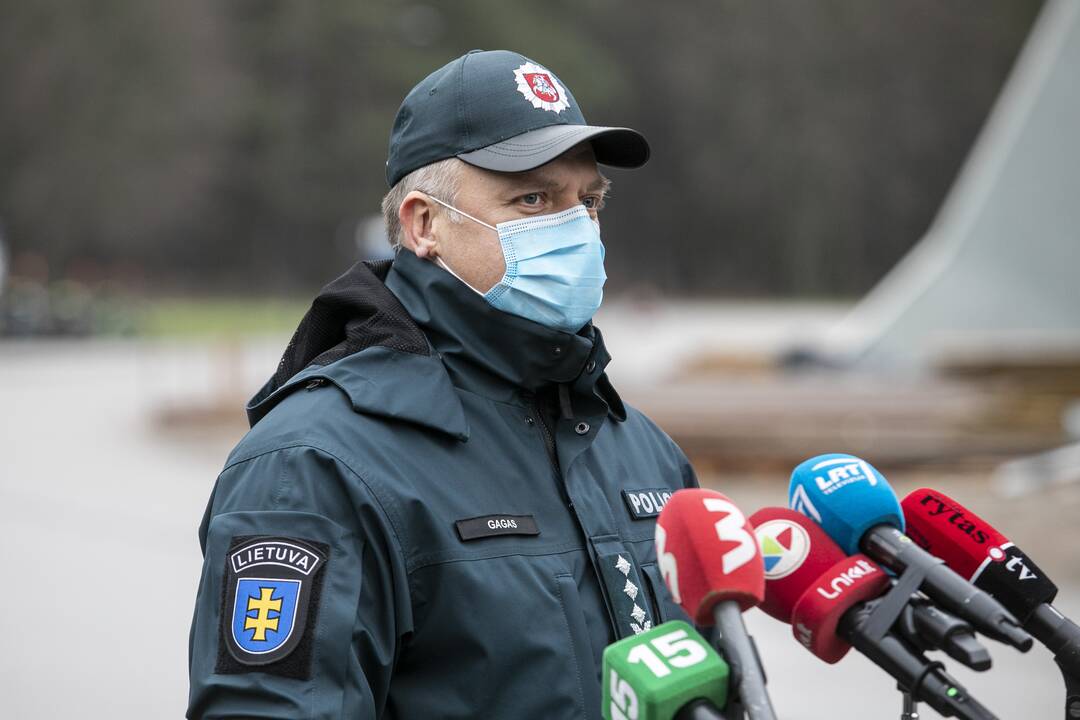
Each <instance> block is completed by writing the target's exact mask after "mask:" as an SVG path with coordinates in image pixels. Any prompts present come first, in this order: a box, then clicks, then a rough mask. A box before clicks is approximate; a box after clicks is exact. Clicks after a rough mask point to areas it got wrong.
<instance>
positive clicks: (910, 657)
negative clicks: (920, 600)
mask: <svg viewBox="0 0 1080 720" xmlns="http://www.w3.org/2000/svg"><path fill="white" fill-rule="evenodd" d="M873 607H874V604H873V603H864V604H860V605H856V606H855V607H853V608H851V609H850V610H848V611H847V612H846V613H844V614H843V616H841V618H840V624H839V626H838V628H837V632H838V633H839V634H840V636H841V637H842V638H844V639H845V640H847V641H848V642H849V643H851V646H852V647H854V648H855V649H856V650H858V651H859V652H860V653H862V654H863V655H865V656H866V657H867V658H869V659H870V661H871V662H873V663H874V664H875V665H877V666H878V667H880V668H881V669H882V670H884V671H885V672H887V673H888V674H889V675H891V676H892V677H893V679H894V680H896V681H897V682H898V683H899V684H900V686H901V687H902V688H904V689H906V690H908V691H909V692H910V693H911V694H912V696H913V697H914V698H915V699H916V700H918V701H920V702H925V703H926V704H927V705H929V706H930V707H932V708H934V709H935V710H937V711H938V712H939V713H941V714H942V715H943V716H945V717H957V718H960V719H961V720H997V716H995V715H994V714H993V713H991V712H990V711H989V710H987V709H986V708H985V707H983V705H982V704H980V703H979V702H978V701H976V700H975V698H973V697H971V696H970V695H968V694H967V691H966V690H964V688H962V687H961V686H960V684H959V683H957V682H956V681H955V680H953V679H952V678H951V677H949V676H948V675H947V674H946V673H945V671H943V670H942V669H941V664H940V663H930V662H928V661H927V660H926V658H925V657H923V656H922V655H919V654H917V653H915V652H914V651H912V649H911V648H910V647H908V646H907V645H906V644H905V643H904V642H903V641H902V640H901V639H900V638H898V637H896V636H895V635H893V634H892V633H889V634H887V635H885V636H884V637H882V638H880V639H875V638H872V637H869V636H868V635H866V634H865V633H864V632H863V627H864V625H865V623H866V620H867V618H869V617H870V614H871V613H872V612H873Z"/></svg>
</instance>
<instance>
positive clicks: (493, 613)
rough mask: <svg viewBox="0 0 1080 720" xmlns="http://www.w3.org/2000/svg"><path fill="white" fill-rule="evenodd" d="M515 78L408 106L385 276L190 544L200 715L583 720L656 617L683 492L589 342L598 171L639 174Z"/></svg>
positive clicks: (255, 409)
mask: <svg viewBox="0 0 1080 720" xmlns="http://www.w3.org/2000/svg"><path fill="white" fill-rule="evenodd" d="M647 158H648V145H647V144H646V143H645V141H644V139H643V138H642V137H641V136H640V135H638V134H637V133H636V132H634V131H632V130H628V129H625V128H600V127H590V126H588V125H586V124H585V119H584V117H583V116H582V114H581V111H580V109H579V108H578V106H577V102H576V101H575V100H574V98H573V96H572V95H571V94H570V92H569V90H568V89H567V88H566V86H565V85H563V84H562V83H561V82H560V81H559V79H558V78H557V77H556V76H555V75H554V74H553V73H551V72H550V71H549V70H546V69H545V68H543V67H541V66H539V65H537V64H536V63H533V62H532V61H530V60H528V59H527V58H524V57H522V56H520V55H517V54H515V53H510V52H504V51H494V52H480V51H474V52H472V53H469V54H467V55H465V56H463V57H461V58H458V59H457V60H454V61H453V62H451V63H450V64H448V65H446V66H445V67H443V68H441V69H440V70H437V71H436V72H434V73H433V74H432V75H430V76H429V77H428V78H426V79H425V80H424V81H422V82H421V83H420V84H419V85H417V86H416V87H415V88H414V89H413V90H412V91H411V92H410V93H409V95H408V96H407V97H406V99H405V101H404V103H403V104H402V106H401V109H400V110H399V112H398V116H397V119H396V121H395V123H394V128H393V132H392V134H391V139H390V155H389V161H388V163H387V179H388V181H389V184H390V186H391V191H390V193H389V194H388V195H387V197H386V200H385V201H384V203H383V206H384V211H385V213H386V218H387V227H388V231H389V233H390V237H391V240H392V242H394V243H395V245H396V246H397V247H398V252H397V254H396V257H395V259H394V260H393V261H392V263H391V262H384V263H373V264H358V265H356V266H354V267H353V268H352V269H351V270H349V272H347V273H346V274H345V275H343V276H342V277H340V278H338V279H337V280H335V281H334V282H332V283H331V284H330V285H328V286H327V287H326V288H325V289H324V290H323V292H322V294H321V295H320V296H319V297H318V298H316V300H315V302H314V303H313V305H312V308H311V310H310V311H309V312H308V314H307V316H305V318H304V320H303V322H302V323H301V324H300V327H299V328H298V329H297V331H296V334H295V335H294V337H293V340H292V342H291V343H290V345H289V347H288V349H287V350H286V352H285V355H284V357H283V358H282V361H281V364H280V366H279V368H278V371H277V373H276V374H275V375H274V377H273V378H272V379H271V380H270V382H268V383H267V385H266V386H265V387H264V388H263V389H262V390H261V391H260V392H259V393H258V394H257V395H256V396H255V398H254V399H253V400H252V402H251V403H250V404H249V406H248V415H249V419H250V421H251V423H252V429H251V431H250V432H249V433H248V434H247V436H246V437H245V438H244V439H243V440H242V441H241V442H240V444H239V445H238V446H237V447H236V449H235V450H234V451H233V452H232V454H231V455H230V457H229V459H228V461H227V463H226V466H225V469H224V470H223V472H222V473H221V475H220V476H219V478H218V481H217V484H216V486H215V488H214V491H213V494H212V496H211V499H210V503H209V506H208V508H207V511H206V516H205V518H204V520H203V523H202V526H201V528H200V540H201V543H202V548H203V553H204V557H205V562H204V565H203V572H202V577H201V582H200V586H199V594H198V600H197V604H196V612H195V618H194V621H193V624H192V630H191V646H190V675H191V694H190V706H189V708H188V716H189V717H192V718H204V717H213V718H223V717H275V718H278V717H288V718H299V717H304V718H376V717H378V718H408V719H410V720H412V719H416V718H475V717H485V718H545V719H547V720H551V719H554V718H598V717H600V709H601V701H600V687H601V678H600V662H601V653H602V652H603V649H604V647H605V646H606V645H608V644H609V643H611V642H613V641H615V640H617V639H619V638H621V637H626V636H629V635H632V634H634V633H637V632H641V631H643V630H644V629H647V628H649V627H651V626H652V625H654V624H657V623H660V622H663V621H666V620H668V619H672V618H682V619H685V615H684V614H683V613H682V612H681V611H680V610H679V608H678V606H677V605H675V604H674V603H673V602H672V601H671V598H670V596H669V595H668V594H667V592H666V590H665V589H664V587H663V583H662V581H661V578H660V574H659V573H658V572H657V569H656V557H655V551H654V547H653V533H654V526H655V522H656V520H655V518H656V516H657V515H658V514H659V509H660V507H661V506H662V505H663V503H664V502H665V501H666V498H667V497H668V496H669V495H670V494H671V493H672V492H674V491H675V490H677V489H679V488H682V487H688V486H694V485H695V484H696V481H695V479H694V475H693V472H692V471H691V469H690V467H689V465H688V464H687V462H686V458H685V457H684V455H683V454H682V452H680V450H679V449H678V448H677V447H676V446H675V444H674V443H673V442H672V441H671V440H670V439H669V438H668V437H667V436H666V435H665V434H664V433H663V432H661V431H660V430H659V429H658V428H657V427H656V426H655V425H653V424H652V423H651V422H650V421H649V420H648V419H647V418H645V417H644V416H643V415H641V413H639V412H637V411H636V410H634V409H633V408H630V407H628V406H626V405H624V403H623V402H622V401H621V400H620V399H619V396H618V394H617V393H616V392H615V390H614V388H613V387H612V385H611V383H610V382H609V381H608V378H607V376H606V375H605V374H604V368H605V366H606V365H607V363H608V360H609V356H608V353H607V351H606V350H605V348H604V343H603V339H602V337H601V335H600V331H599V330H598V329H597V328H596V327H595V326H593V325H592V324H591V322H590V321H591V318H592V315H593V313H594V312H595V311H596V309H597V307H598V306H599V304H600V300H601V297H602V286H603V283H604V279H605V274H604V269H603V257H604V249H603V245H602V244H601V242H600V234H599V225H598V221H597V213H598V212H599V211H600V208H601V207H602V205H603V196H604V192H605V189H606V185H607V181H606V180H605V179H604V178H603V177H602V176H601V175H600V174H599V172H598V171H597V162H600V163H606V164H610V165H617V166H623V167H636V166H639V165H642V164H643V163H644V162H645V161H646V160H647Z"/></svg>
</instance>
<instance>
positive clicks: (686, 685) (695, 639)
mask: <svg viewBox="0 0 1080 720" xmlns="http://www.w3.org/2000/svg"><path fill="white" fill-rule="evenodd" d="M603 663H604V666H603V678H604V688H603V695H602V696H601V697H603V699H604V700H603V702H604V705H603V708H602V712H603V716H604V720H672V719H674V720H724V715H723V714H722V713H721V712H720V708H722V707H724V706H725V705H727V700H728V674H729V669H728V665H727V663H726V662H724V659H723V658H722V657H720V655H719V654H718V653H717V652H716V650H714V649H713V648H712V646H711V645H709V643H708V642H706V641H705V638H703V637H701V635H700V634H698V632H697V631H696V630H694V628H692V627H691V626H690V625H688V624H687V623H685V622H683V621H681V620H672V621H670V622H666V623H664V624H663V625H658V626H656V627H654V628H652V629H651V630H647V631H646V632H643V633H641V634H640V635H633V636H631V637H627V638H623V639H622V640H619V641H618V642H615V643H612V644H611V645H608V646H607V647H606V648H604V657H603Z"/></svg>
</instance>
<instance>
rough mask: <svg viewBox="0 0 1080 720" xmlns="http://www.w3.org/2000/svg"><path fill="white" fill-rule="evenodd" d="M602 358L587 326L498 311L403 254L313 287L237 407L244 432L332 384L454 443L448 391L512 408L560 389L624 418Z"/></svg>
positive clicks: (378, 411)
mask: <svg viewBox="0 0 1080 720" xmlns="http://www.w3.org/2000/svg"><path fill="white" fill-rule="evenodd" d="M384 283H385V284H384ZM610 360H611V356H610V355H609V354H608V352H607V349H606V348H605V347H604V341H603V336H602V335H601V334H600V330H599V329H598V328H596V327H594V326H593V325H591V324H590V325H588V326H586V327H585V328H583V329H582V331H581V332H580V333H578V334H571V333H564V332H560V331H558V330H551V329H549V328H546V327H544V326H542V325H540V324H538V323H534V322H532V321H530V320H526V319H525V318H520V317H517V316H515V315H509V314H507V313H504V312H501V311H499V310H496V309H495V308H493V307H491V306H490V305H489V304H488V303H487V301H485V300H484V299H483V298H482V297H480V296H479V295H477V294H476V293H474V292H473V291H472V290H470V289H469V288H467V287H466V286H465V285H464V284H462V283H461V282H460V281H459V280H457V279H456V278H454V277H453V276H452V275H450V274H449V273H447V272H446V271H444V270H442V269H440V268H439V267H437V266H436V265H435V264H434V263H430V262H428V261H426V260H421V259H420V258H417V257H416V256H415V255H414V254H413V253H411V252H409V251H407V250H402V251H401V252H399V253H398V255H397V257H396V258H395V260H394V261H393V264H392V265H391V263H389V262H380V263H357V264H356V265H354V266H353V267H352V268H350V269H349V270H348V271H347V272H346V273H344V274H343V275H342V276H341V277H339V278H337V279H336V280H334V281H332V282H331V283H329V284H328V285H327V286H326V287H324V288H323V289H322V291H321V292H320V293H319V295H318V296H317V297H316V298H315V300H314V302H313V303H312V305H311V309H310V310H308V312H307V314H306V315H305V316H304V319H303V320H302V321H301V322H300V325H299V327H298V328H297V329H296V332H295V333H294V334H293V338H292V340H291V341H290V342H289V345H288V347H287V348H286V350H285V353H284V354H283V356H282V358H281V362H280V363H279V367H278V370H277V372H276V373H275V374H274V376H273V377H271V378H270V380H268V381H267V382H266V384H265V385H264V386H263V387H262V388H261V389H260V390H259V391H258V392H257V393H256V394H255V396H254V397H253V398H252V399H251V400H250V401H249V402H248V404H247V408H246V410H247V415H248V421H249V423H250V424H251V425H252V426H254V425H255V424H256V423H257V422H259V421H260V420H261V419H262V418H263V417H265V416H266V414H267V413H269V412H270V411H271V410H272V409H273V408H274V407H275V406H276V405H277V404H278V403H279V402H281V400H283V399H284V398H285V397H286V396H288V395H289V394H290V393H292V392H295V391H296V390H298V389H300V388H303V387H310V386H312V385H313V384H323V383H331V384H333V385H335V386H336V387H338V388H339V389H340V390H341V391H342V392H343V393H345V395H346V396H347V397H348V398H349V402H350V404H351V405H352V408H353V410H355V411H356V412H361V413H365V414H368V415H378V416H382V417H387V418H391V419H395V420H401V421H405V422H410V423H413V424H416V425H419V426H422V427H426V428H430V429H432V430H438V431H440V432H443V433H446V434H447V435H450V436H451V437H454V438H456V439H458V440H462V441H464V440H467V439H468V437H469V425H468V422H467V421H466V418H465V412H464V409H463V407H462V404H461V400H460V398H459V397H458V395H457V392H456V391H455V387H459V388H461V389H463V390H467V391H471V392H475V393H477V394H480V395H484V396H486V397H489V398H492V399H496V400H503V401H516V400H519V399H520V397H519V396H520V395H521V393H522V392H525V393H535V392H537V391H538V390H540V389H542V388H544V387H546V386H551V385H556V384H558V385H563V386H566V388H567V389H571V390H572V391H573V392H574V393H575V394H584V395H589V396H595V397H597V398H599V399H600V400H602V401H603V402H604V403H605V405H606V407H607V408H608V414H609V415H610V416H612V417H613V418H614V419H616V420H619V421H622V420H625V419H626V410H625V407H624V406H623V403H622V400H621V399H620V398H619V395H618V394H617V393H616V392H615V389H614V388H613V387H612V386H611V382H610V381H609V380H608V378H607V376H606V375H605V374H604V372H603V370H604V368H605V367H606V366H607V364H608V362H609V361H610Z"/></svg>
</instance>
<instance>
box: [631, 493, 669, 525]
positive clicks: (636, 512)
mask: <svg viewBox="0 0 1080 720" xmlns="http://www.w3.org/2000/svg"><path fill="white" fill-rule="evenodd" d="M672 492H673V491H672V489H671V488H669V487H659V488H642V489H640V490H623V491H622V496H623V500H625V501H626V508H627V509H628V510H629V511H630V517H632V518H634V519H635V520H645V519H647V518H654V517H657V516H659V515H660V511H661V510H663V509H664V505H666V504H667V501H668V500H670V499H671V494H672Z"/></svg>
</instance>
